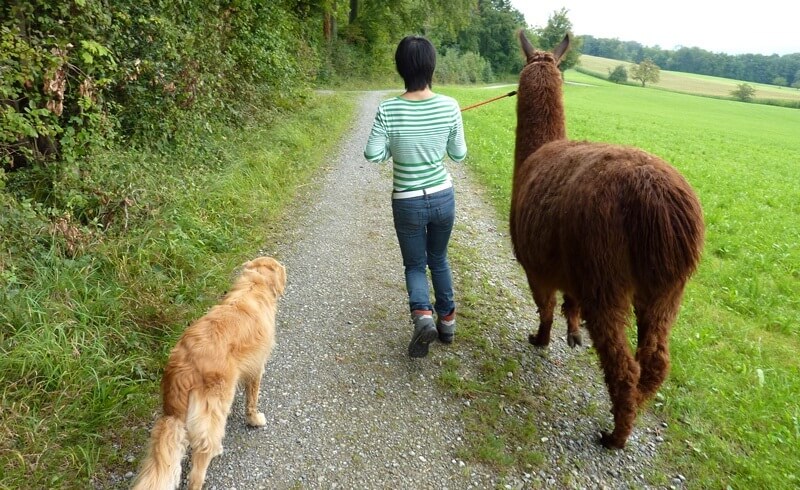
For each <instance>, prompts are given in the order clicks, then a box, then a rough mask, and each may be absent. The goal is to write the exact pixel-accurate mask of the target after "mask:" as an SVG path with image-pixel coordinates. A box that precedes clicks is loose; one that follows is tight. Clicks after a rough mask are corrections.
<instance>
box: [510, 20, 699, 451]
mask: <svg viewBox="0 0 800 490" xmlns="http://www.w3.org/2000/svg"><path fill="white" fill-rule="evenodd" d="M520 41H521V43H522V47H523V50H524V52H525V55H526V57H527V64H526V66H525V68H524V69H523V70H522V72H521V74H520V80H519V89H518V92H517V94H518V95H517V97H518V101H517V139H516V149H515V162H514V181H513V191H512V201H511V216H510V226H511V239H512V241H513V244H514V251H515V254H516V256H517V260H518V261H519V262H520V264H522V266H523V268H524V269H525V272H526V274H527V277H528V283H529V284H530V287H531V290H532V292H533V298H534V300H535V302H536V305H537V307H538V309H539V317H540V318H539V321H540V324H539V330H538V332H537V333H536V334H535V335H534V334H531V336H530V337H529V340H530V342H531V343H532V344H534V345H537V346H544V345H547V344H548V342H549V341H550V329H551V326H552V322H553V310H554V308H555V305H556V292H557V291H562V292H563V295H564V304H563V310H562V311H563V312H564V314H565V316H566V318H567V330H568V332H567V341H568V343H569V345H570V346H575V345H576V344H579V343H580V341H581V338H580V333H579V327H578V322H579V320H580V317H583V318H584V320H585V321H586V329H587V330H588V332H589V335H590V337H591V339H592V342H593V344H594V347H595V349H596V350H597V353H598V356H599V358H600V363H601V365H602V368H603V372H604V374H605V381H606V385H607V386H608V391H609V395H610V398H611V404H612V409H611V411H612V413H613V415H614V431H613V432H612V433H610V434H608V433H603V435H602V438H601V440H600V442H601V443H602V444H603V446H605V447H607V448H621V447H624V445H625V442H626V441H627V439H628V436H629V435H630V433H631V430H632V428H633V424H634V421H635V419H636V411H637V409H638V408H639V407H640V406H641V405H642V404H643V403H644V402H645V401H646V400H647V399H648V398H650V397H651V396H653V395H654V394H655V392H656V391H657V389H658V387H659V386H660V385H661V383H662V382H663V380H664V379H665V377H666V375H667V371H668V369H669V349H668V335H669V331H670V328H671V326H672V324H673V322H674V321H675V317H676V315H677V313H678V309H679V307H680V302H681V298H682V295H683V289H684V286H685V285H686V282H687V280H688V279H689V277H690V276H691V274H692V273H693V272H694V270H695V268H696V267H697V264H698V262H699V259H700V254H701V250H702V246H703V236H704V225H703V216H702V210H701V208H700V203H699V202H698V199H697V197H696V196H695V193H694V191H693V190H692V188H691V187H690V186H689V184H688V183H687V182H686V180H684V178H683V177H682V176H681V175H680V174H679V173H678V172H677V171H676V170H675V169H674V168H673V167H672V166H670V165H669V164H667V163H666V162H664V161H663V160H661V159H659V158H658V157H655V156H653V155H650V154H648V153H645V152H644V151H641V150H638V149H635V148H627V147H621V146H614V145H608V144H601V143H590V142H579V141H569V140H567V139H566V129H565V126H564V106H563V102H562V93H561V83H562V77H561V73H560V72H559V70H558V62H559V60H560V59H561V57H562V56H563V54H564V53H565V52H566V51H567V49H568V48H569V37H565V38H564V41H563V42H562V43H561V44H560V45H559V46H558V47H557V48H556V49H555V50H554V51H553V53H546V52H542V51H536V50H534V49H533V47H532V46H531V45H530V43H529V42H528V40H527V39H526V38H525V35H524V33H523V32H520ZM631 305H633V309H634V313H635V316H636V325H637V329H638V343H637V350H636V356H635V358H634V356H632V355H631V352H630V349H629V347H628V341H627V338H626V335H625V329H626V326H627V324H628V321H629V317H630V311H631Z"/></svg>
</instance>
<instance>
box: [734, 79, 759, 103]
mask: <svg viewBox="0 0 800 490" xmlns="http://www.w3.org/2000/svg"><path fill="white" fill-rule="evenodd" d="M755 94H756V89H754V88H753V86H752V85H750V84H747V83H740V84H739V85H737V86H736V90H733V91H731V95H732V96H734V97H735V98H736V100H741V101H742V102H750V101H751V100H753V96H754V95H755Z"/></svg>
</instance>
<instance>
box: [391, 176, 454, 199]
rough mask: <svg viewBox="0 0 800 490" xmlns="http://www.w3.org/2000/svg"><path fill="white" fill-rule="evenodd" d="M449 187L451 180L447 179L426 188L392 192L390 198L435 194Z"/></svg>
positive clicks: (451, 185)
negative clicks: (442, 182)
mask: <svg viewBox="0 0 800 490" xmlns="http://www.w3.org/2000/svg"><path fill="white" fill-rule="evenodd" d="M451 187H453V181H452V180H447V181H446V182H445V183H444V184H439V185H435V186H433V187H428V188H427V189H420V190H418V191H404V192H397V191H395V192H392V199H408V198H410V197H419V196H426V195H429V194H435V193H437V192H439V191H443V190H445V189H449V188H451Z"/></svg>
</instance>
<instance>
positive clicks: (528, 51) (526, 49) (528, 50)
mask: <svg viewBox="0 0 800 490" xmlns="http://www.w3.org/2000/svg"><path fill="white" fill-rule="evenodd" d="M519 43H520V44H521V45H522V52H523V53H525V59H526V60H528V59H530V57H531V55H532V54H533V52H534V51H535V50H534V49H533V46H532V45H531V42H530V41H528V38H527V37H525V29H520V30H519Z"/></svg>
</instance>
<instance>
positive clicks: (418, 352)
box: [408, 325, 438, 357]
mask: <svg viewBox="0 0 800 490" xmlns="http://www.w3.org/2000/svg"><path fill="white" fill-rule="evenodd" d="M437 335H438V332H437V331H436V327H434V326H433V325H431V326H430V327H428V328H426V329H423V330H420V331H419V332H418V333H416V334H415V335H414V336H413V337H412V338H411V343H410V344H408V355H409V357H425V356H427V355H428V347H429V346H430V344H431V342H433V341H434V339H435V338H436V336H437Z"/></svg>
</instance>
